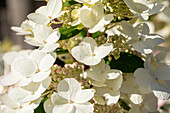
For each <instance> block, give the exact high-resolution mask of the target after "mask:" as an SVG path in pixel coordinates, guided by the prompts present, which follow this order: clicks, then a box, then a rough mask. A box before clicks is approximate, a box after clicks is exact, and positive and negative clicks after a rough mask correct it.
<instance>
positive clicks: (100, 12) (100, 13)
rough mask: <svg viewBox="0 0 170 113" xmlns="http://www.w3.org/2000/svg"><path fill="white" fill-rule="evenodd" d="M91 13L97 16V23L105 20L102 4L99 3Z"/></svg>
mask: <svg viewBox="0 0 170 113" xmlns="http://www.w3.org/2000/svg"><path fill="white" fill-rule="evenodd" d="M91 12H92V13H93V14H94V15H95V17H96V20H95V21H99V20H101V18H103V16H104V9H103V5H102V3H100V2H98V3H96V4H95V5H94V6H93V7H92V10H91Z"/></svg>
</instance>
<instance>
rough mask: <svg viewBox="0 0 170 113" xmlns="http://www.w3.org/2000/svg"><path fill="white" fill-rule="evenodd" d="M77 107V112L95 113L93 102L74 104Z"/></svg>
mask: <svg viewBox="0 0 170 113" xmlns="http://www.w3.org/2000/svg"><path fill="white" fill-rule="evenodd" d="M74 106H75V107H76V111H75V113H93V110H94V108H93V105H92V104H91V103H88V102H86V103H82V104H74Z"/></svg>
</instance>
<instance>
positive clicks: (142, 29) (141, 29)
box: [135, 23, 150, 35]
mask: <svg viewBox="0 0 170 113" xmlns="http://www.w3.org/2000/svg"><path fill="white" fill-rule="evenodd" d="M135 29H137V31H138V33H141V34H145V35H148V34H149V32H150V29H149V26H148V25H147V24H146V23H141V24H138V25H137V26H136V27H135Z"/></svg>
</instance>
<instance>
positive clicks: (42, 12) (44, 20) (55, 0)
mask: <svg viewBox="0 0 170 113" xmlns="http://www.w3.org/2000/svg"><path fill="white" fill-rule="evenodd" d="M61 9H62V0H49V1H48V3H47V5H46V6H41V7H40V8H38V9H37V10H36V11H35V13H31V14H29V15H28V16H27V17H28V19H30V20H32V21H33V22H35V23H37V24H46V25H47V24H48V23H50V21H51V20H53V19H55V18H58V17H59V16H61V15H62V14H63V13H61Z"/></svg>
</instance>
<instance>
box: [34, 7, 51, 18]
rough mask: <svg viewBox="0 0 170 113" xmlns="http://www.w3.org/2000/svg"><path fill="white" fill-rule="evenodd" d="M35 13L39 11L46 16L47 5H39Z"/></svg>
mask: <svg viewBox="0 0 170 113" xmlns="http://www.w3.org/2000/svg"><path fill="white" fill-rule="evenodd" d="M35 13H39V14H42V15H44V16H48V15H47V14H48V12H47V6H41V7H39V8H38V9H37V10H36V11H35Z"/></svg>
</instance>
